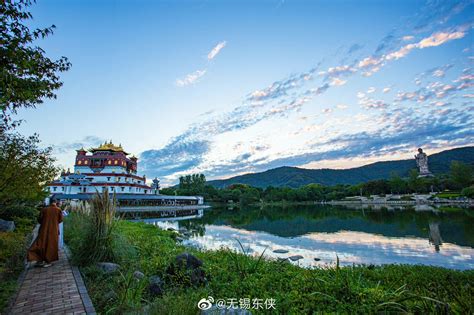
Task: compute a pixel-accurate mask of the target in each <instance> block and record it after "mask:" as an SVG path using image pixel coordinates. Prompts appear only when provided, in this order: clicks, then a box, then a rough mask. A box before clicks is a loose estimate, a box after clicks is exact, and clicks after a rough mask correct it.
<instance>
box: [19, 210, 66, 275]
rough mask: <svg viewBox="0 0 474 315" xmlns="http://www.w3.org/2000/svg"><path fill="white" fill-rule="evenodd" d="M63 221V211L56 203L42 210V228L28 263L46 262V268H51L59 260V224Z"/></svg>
mask: <svg viewBox="0 0 474 315" xmlns="http://www.w3.org/2000/svg"><path fill="white" fill-rule="evenodd" d="M62 221H63V214H62V211H61V209H60V208H59V207H58V206H57V205H56V202H55V201H52V202H51V205H50V206H49V207H46V208H43V209H42V210H41V213H40V216H39V218H38V223H40V224H41V226H40V229H39V232H38V236H37V237H36V240H35V241H34V242H33V244H32V245H31V247H30V249H29V250H28V256H27V259H28V261H32V262H33V261H36V262H45V263H46V264H47V265H45V266H49V265H50V263H51V262H53V261H56V260H58V259H59V255H58V242H59V223H61V222H62Z"/></svg>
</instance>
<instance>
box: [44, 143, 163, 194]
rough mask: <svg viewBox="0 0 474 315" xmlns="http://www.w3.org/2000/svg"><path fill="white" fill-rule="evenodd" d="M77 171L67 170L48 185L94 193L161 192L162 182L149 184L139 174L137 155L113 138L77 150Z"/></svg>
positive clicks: (55, 190) (56, 189)
mask: <svg viewBox="0 0 474 315" xmlns="http://www.w3.org/2000/svg"><path fill="white" fill-rule="evenodd" d="M76 152H77V155H76V161H75V164H74V172H70V171H69V170H68V171H63V172H62V173H61V177H60V178H59V179H58V180H55V181H53V182H52V183H50V184H49V185H48V187H49V191H50V192H51V193H52V194H56V193H60V194H88V193H90V194H93V193H96V192H102V191H104V190H108V191H109V192H111V193H118V194H149V195H157V194H158V193H159V185H156V183H154V185H152V186H148V185H147V184H146V177H145V176H138V175H137V160H138V159H137V158H136V157H135V156H131V157H130V158H129V157H128V155H129V154H128V153H127V152H125V151H124V149H123V148H122V146H121V145H119V146H116V145H114V144H113V143H112V141H111V142H109V143H104V144H102V145H101V146H99V147H98V148H93V149H90V150H89V152H90V153H92V154H88V151H87V150H85V149H84V148H81V149H79V150H76Z"/></svg>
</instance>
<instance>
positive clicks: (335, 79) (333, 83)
mask: <svg viewBox="0 0 474 315" xmlns="http://www.w3.org/2000/svg"><path fill="white" fill-rule="evenodd" d="M346 82H347V81H346V80H341V79H339V78H334V79H332V82H331V85H336V86H340V85H344V84H346Z"/></svg>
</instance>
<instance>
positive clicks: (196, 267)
mask: <svg viewBox="0 0 474 315" xmlns="http://www.w3.org/2000/svg"><path fill="white" fill-rule="evenodd" d="M202 264H203V263H202V261H201V260H199V259H198V258H197V257H196V256H193V255H191V254H189V253H183V254H180V255H178V256H176V257H175V259H174V260H173V262H172V263H171V264H170V265H169V266H168V268H166V275H167V277H168V279H169V280H170V282H172V283H173V284H177V285H182V286H198V285H202V284H205V283H206V282H207V278H206V273H205V271H204V270H203V269H202V268H201V267H202Z"/></svg>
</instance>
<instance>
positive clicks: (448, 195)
mask: <svg viewBox="0 0 474 315" xmlns="http://www.w3.org/2000/svg"><path fill="white" fill-rule="evenodd" d="M435 197H438V198H444V199H450V198H458V197H461V193H459V192H454V191H450V192H441V193H439V194H436V195H435Z"/></svg>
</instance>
